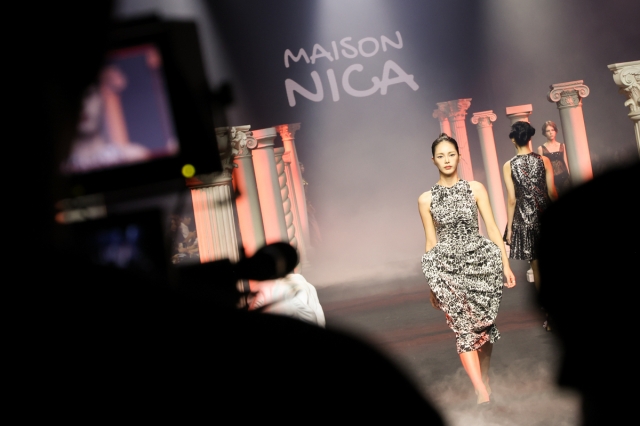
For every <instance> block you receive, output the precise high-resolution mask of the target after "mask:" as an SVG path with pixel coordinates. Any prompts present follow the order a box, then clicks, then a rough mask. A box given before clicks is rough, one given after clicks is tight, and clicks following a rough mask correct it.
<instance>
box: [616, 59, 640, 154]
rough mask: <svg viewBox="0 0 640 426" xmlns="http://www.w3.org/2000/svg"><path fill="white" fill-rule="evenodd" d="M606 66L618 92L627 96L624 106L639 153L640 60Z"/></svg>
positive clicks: (639, 152)
mask: <svg viewBox="0 0 640 426" xmlns="http://www.w3.org/2000/svg"><path fill="white" fill-rule="evenodd" d="M608 67H609V69H610V70H611V72H613V81H614V82H615V83H616V84H617V85H618V87H619V88H620V89H619V90H618V92H619V93H621V94H623V95H625V96H626V97H627V98H628V99H627V100H626V101H625V102H624V106H627V107H629V118H630V119H631V120H632V121H633V126H634V128H635V133H636V143H637V144H638V155H640V61H632V62H621V63H619V64H611V65H608Z"/></svg>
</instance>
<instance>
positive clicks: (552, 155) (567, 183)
mask: <svg viewBox="0 0 640 426" xmlns="http://www.w3.org/2000/svg"><path fill="white" fill-rule="evenodd" d="M542 155H544V156H545V157H547V158H548V159H549V160H551V166H552V167H553V180H554V183H555V185H556V190H557V191H558V194H564V193H565V192H567V191H568V190H569V189H571V180H570V179H569V169H567V164H566V163H565V162H564V144H563V143H561V144H560V149H559V150H558V151H556V152H551V151H549V150H548V149H547V147H546V146H544V145H542Z"/></svg>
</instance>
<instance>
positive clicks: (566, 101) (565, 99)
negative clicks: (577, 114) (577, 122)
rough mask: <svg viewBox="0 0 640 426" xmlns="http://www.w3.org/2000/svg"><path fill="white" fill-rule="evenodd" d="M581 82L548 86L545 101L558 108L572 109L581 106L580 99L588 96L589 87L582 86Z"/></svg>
mask: <svg viewBox="0 0 640 426" xmlns="http://www.w3.org/2000/svg"><path fill="white" fill-rule="evenodd" d="M582 82H583V81H582V80H576V81H569V82H566V83H558V84H552V85H551V86H549V94H548V95H547V99H549V102H555V103H556V104H557V105H558V108H573V107H577V106H580V105H582V98H586V97H587V96H589V87H587V86H586V85H584V84H582Z"/></svg>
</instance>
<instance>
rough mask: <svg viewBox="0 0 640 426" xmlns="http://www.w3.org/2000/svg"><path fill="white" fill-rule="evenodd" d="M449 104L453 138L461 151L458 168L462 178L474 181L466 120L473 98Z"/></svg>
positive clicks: (456, 100)
mask: <svg viewBox="0 0 640 426" xmlns="http://www.w3.org/2000/svg"><path fill="white" fill-rule="evenodd" d="M447 104H448V106H449V122H450V123H451V132H452V134H451V137H452V138H454V139H455V140H456V141H457V142H458V149H459V150H460V165H459V166H458V172H459V175H460V178H462V179H464V180H473V168H472V166H471V151H469V138H468V137H467V126H466V124H465V119H464V118H465V117H466V115H467V110H468V109H469V107H470V106H471V98H468V99H455V100H452V101H448V102H447ZM439 105H440V104H438V106H439Z"/></svg>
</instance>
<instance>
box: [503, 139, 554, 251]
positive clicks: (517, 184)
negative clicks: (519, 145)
mask: <svg viewBox="0 0 640 426" xmlns="http://www.w3.org/2000/svg"><path fill="white" fill-rule="evenodd" d="M509 163H510V164H511V179H512V180H513V187H514V189H515V192H516V207H515V211H514V213H513V222H512V224H511V244H510V247H511V249H510V250H509V259H517V260H535V259H537V258H538V253H537V247H538V240H539V239H540V215H542V212H543V211H544V210H545V209H546V208H547V206H548V205H549V203H550V201H549V195H548V191H547V179H546V172H545V169H544V161H543V160H542V157H541V156H540V155H538V154H536V153H535V152H530V153H529V154H524V155H516V156H515V157H513V158H512V159H511V160H509ZM506 235H507V230H506V229H505V241H506Z"/></svg>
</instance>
